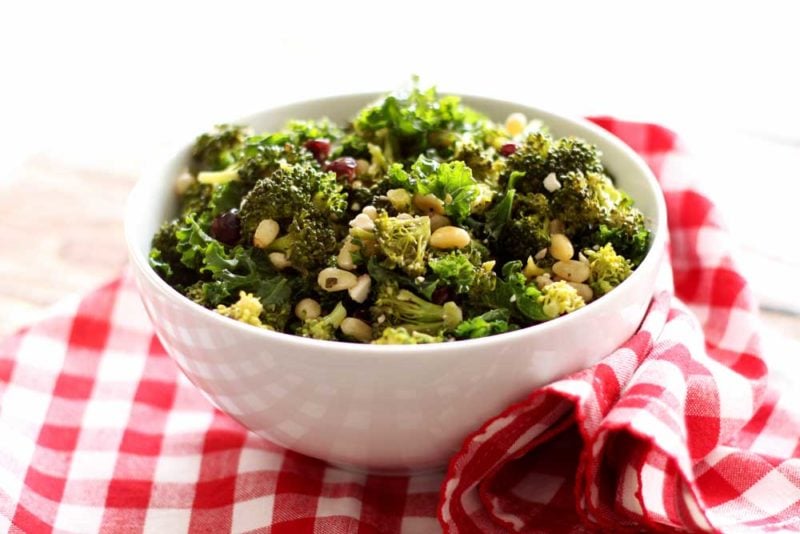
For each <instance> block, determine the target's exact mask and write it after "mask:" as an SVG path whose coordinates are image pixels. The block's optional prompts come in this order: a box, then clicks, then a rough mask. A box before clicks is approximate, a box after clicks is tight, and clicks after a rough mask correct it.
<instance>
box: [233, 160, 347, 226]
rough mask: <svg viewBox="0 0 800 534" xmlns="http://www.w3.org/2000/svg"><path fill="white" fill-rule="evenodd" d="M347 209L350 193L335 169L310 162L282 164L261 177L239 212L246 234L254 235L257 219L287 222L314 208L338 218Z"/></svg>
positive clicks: (329, 217) (324, 214)
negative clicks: (323, 167) (335, 173)
mask: <svg viewBox="0 0 800 534" xmlns="http://www.w3.org/2000/svg"><path fill="white" fill-rule="evenodd" d="M346 209H347V195H346V194H345V193H344V192H343V191H342V186H341V185H340V184H339V183H337V182H336V176H335V175H334V174H333V173H326V172H322V171H320V170H319V169H316V168H314V167H312V166H310V165H307V164H298V165H285V164H284V165H282V166H281V167H280V168H279V169H277V170H276V171H275V172H274V173H272V174H271V175H270V176H267V177H266V178H262V179H261V180H259V181H258V182H257V183H256V184H255V186H253V188H252V189H251V190H250V192H249V193H247V195H246V196H245V197H244V200H243V202H242V207H241V212H240V216H241V218H242V231H243V235H245V236H252V234H253V232H254V231H255V229H256V227H258V223H260V222H261V221H262V220H264V219H273V220H275V221H277V222H278V223H279V224H280V223H287V222H289V221H290V220H292V219H293V218H294V215H295V214H296V213H298V212H299V211H300V210H315V211H318V212H319V213H320V214H321V215H323V216H325V217H327V218H328V219H330V220H332V221H335V220H338V219H339V218H341V217H342V216H343V215H344V212H345V210H346Z"/></svg>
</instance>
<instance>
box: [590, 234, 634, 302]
mask: <svg viewBox="0 0 800 534" xmlns="http://www.w3.org/2000/svg"><path fill="white" fill-rule="evenodd" d="M583 253H584V254H585V255H586V257H587V258H588V259H589V267H590V269H591V275H590V276H589V285H590V286H591V288H592V291H594V294H595V296H598V297H599V296H601V295H605V294H606V293H608V292H609V291H611V290H612V289H614V288H615V287H617V286H618V285H620V284H621V283H622V282H623V281H624V280H625V279H626V278H628V277H629V276H630V275H631V272H632V270H633V268H632V266H631V262H629V261H628V260H626V259H625V258H624V257H622V256H620V255H619V254H617V253H616V252H615V251H614V247H613V245H611V243H607V244H606V245H605V246H603V247H600V249H598V250H592V249H586V250H584V251H583Z"/></svg>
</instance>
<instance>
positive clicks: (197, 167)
mask: <svg viewBox="0 0 800 534" xmlns="http://www.w3.org/2000/svg"><path fill="white" fill-rule="evenodd" d="M246 138H247V129H246V128H245V127H243V126H236V125H232V124H220V125H218V126H216V127H215V128H214V131H212V132H209V133H204V134H203V135H201V136H200V137H198V138H197V140H196V141H195V143H194V146H193V147H192V153H191V163H190V165H189V170H190V171H191V172H192V173H193V174H197V173H198V172H201V171H221V170H223V169H225V168H228V167H230V166H231V165H233V164H234V163H236V160H237V158H238V154H237V152H238V151H239V149H240V148H241V147H242V144H243V143H244V140H245V139H246Z"/></svg>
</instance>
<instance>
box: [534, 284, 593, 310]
mask: <svg viewBox="0 0 800 534" xmlns="http://www.w3.org/2000/svg"><path fill="white" fill-rule="evenodd" d="M539 303H540V304H541V307H542V310H543V311H544V313H545V315H547V317H549V318H550V319H554V318H556V317H558V316H559V315H564V314H565V313H569V312H573V311H575V310H577V309H578V308H583V307H584V306H585V305H586V303H585V302H584V301H583V299H582V298H581V296H580V295H578V292H577V290H576V289H575V288H574V287H572V286H571V285H569V284H568V283H566V282H565V281H563V280H561V281H558V282H553V283H552V284H549V285H546V286H544V288H543V289H542V294H541V297H540V298H539Z"/></svg>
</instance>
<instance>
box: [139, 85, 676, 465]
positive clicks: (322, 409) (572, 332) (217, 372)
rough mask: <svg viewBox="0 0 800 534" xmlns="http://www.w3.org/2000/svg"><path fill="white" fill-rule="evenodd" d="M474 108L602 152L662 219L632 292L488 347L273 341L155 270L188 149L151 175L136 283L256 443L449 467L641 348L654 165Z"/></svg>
mask: <svg viewBox="0 0 800 534" xmlns="http://www.w3.org/2000/svg"><path fill="white" fill-rule="evenodd" d="M376 96H377V95H349V96H343V97H333V98H327V99H321V100H316V101H312V102H307V103H299V104H294V105H290V106H285V107H282V108H278V109H275V110H271V111H266V112H263V113H261V114H258V115H254V116H252V117H249V118H245V119H243V120H242V121H240V122H241V123H244V124H248V125H251V126H253V127H254V128H255V129H256V130H257V131H260V130H275V129H278V128H280V127H281V126H282V125H283V124H284V123H285V122H286V121H287V120H289V119H292V118H319V117H322V116H328V117H330V118H331V119H333V120H335V121H337V122H345V121H346V120H347V119H348V118H350V117H352V116H353V114H354V113H355V112H356V111H357V110H358V109H360V108H361V107H362V106H363V105H364V104H366V103H368V102H369V101H370V100H371V99H374V98H375V97H376ZM464 100H465V102H466V103H467V104H469V105H471V106H473V107H475V108H476V109H478V110H480V111H483V112H484V113H486V114H488V115H489V116H490V117H492V118H494V119H496V120H501V119H502V118H503V117H505V116H506V115H508V114H509V113H511V112H513V111H521V112H523V113H525V114H526V115H527V116H528V117H531V118H541V119H543V120H544V121H545V123H546V124H548V126H549V127H550V129H551V131H552V132H553V133H554V134H555V135H559V136H560V135H577V136H580V137H583V138H585V139H587V140H588V141H590V142H592V143H594V144H596V145H598V146H599V147H600V148H601V150H602V151H603V153H604V157H603V161H604V163H605V165H606V167H607V168H608V169H609V170H610V172H612V173H613V175H614V176H615V178H616V180H617V183H618V185H619V186H620V187H621V188H622V189H624V190H626V191H627V192H628V193H629V194H630V195H631V196H632V197H633V198H634V199H635V200H636V202H637V205H638V206H639V207H640V208H641V209H642V211H643V212H644V213H645V214H646V215H647V216H649V217H650V218H651V219H652V228H653V229H654V236H655V237H654V242H653V245H652V249H651V251H650V253H649V254H648V256H647V258H646V259H645V261H644V262H643V263H642V264H641V265H640V266H639V268H638V269H637V270H636V271H635V272H634V274H633V275H632V276H631V277H630V278H629V279H628V280H627V281H626V282H625V283H624V284H622V285H621V286H620V287H618V288H617V289H615V290H614V291H613V292H611V293H609V294H608V295H606V296H604V297H603V298H601V299H599V300H597V301H596V302H593V303H592V304H590V305H589V306H587V307H586V308H583V309H581V310H579V311H577V312H575V313H572V314H570V315H568V316H565V317H562V318H559V319H558V320H555V321H552V322H549V323H544V324H541V325H537V326H535V327H533V328H528V329H523V330H520V331H517V332H513V333H510V334H503V335H500V336H494V337H491V338H484V339H480V340H470V341H459V342H456V343H447V344H437V345H419V346H414V347H386V346H381V347H376V346H365V345H357V344H351V343H333V342H321V341H315V340H308V339H304V338H299V337H297V336H291V335H286V334H278V333H273V332H266V331H261V330H258V329H255V328H252V327H249V326H247V325H243V324H241V323H236V322H234V321H231V320H229V319H227V318H223V317H221V316H218V315H217V314H215V313H214V312H211V311H209V310H206V309H204V308H202V307H201V306H198V305H196V304H194V303H192V302H190V301H189V300H187V299H185V298H184V297H182V296H181V295H180V294H178V293H177V292H176V291H175V290H173V289H172V288H170V287H169V286H168V285H167V284H166V283H165V282H164V281H163V280H161V279H160V278H159V277H158V275H157V274H156V273H155V272H154V271H153V270H152V269H151V268H150V267H149V266H148V264H147V253H148V250H149V245H150V239H151V237H152V235H153V233H154V232H155V230H156V229H157V228H158V227H159V225H160V224H161V222H162V221H164V220H166V219H167V218H168V217H170V216H171V215H172V213H173V210H174V199H173V196H172V187H173V183H174V179H175V177H176V176H177V174H178V173H179V171H180V170H181V169H182V168H183V167H184V166H185V163H186V157H187V155H188V154H187V151H188V146H187V147H185V148H184V149H183V150H181V151H173V152H172V157H171V158H168V159H164V160H161V161H159V162H158V165H159V166H158V167H156V168H155V169H154V170H153V172H148V173H146V174H145V175H144V176H143V178H142V179H141V181H140V182H139V184H137V187H136V189H135V190H134V192H133V193H132V194H131V198H130V201H129V205H128V213H127V215H126V237H127V240H128V246H129V250H130V255H131V260H132V265H133V272H134V275H135V277H136V281H137V285H138V286H139V289H140V292H141V295H142V299H143V301H144V304H145V307H146V309H147V312H148V314H149V315H150V317H151V319H152V320H153V324H154V326H155V329H156V332H157V334H158V337H159V339H160V340H161V342H162V343H163V345H164V347H165V349H166V350H167V352H168V353H169V354H170V356H171V357H172V358H173V359H174V360H175V361H176V363H177V364H178V365H179V366H180V368H181V369H182V370H183V372H184V373H185V374H186V376H187V377H188V378H189V379H190V380H191V381H192V382H193V383H194V384H195V385H197V387H198V388H199V389H200V390H201V391H203V392H204V393H205V394H206V396H207V397H208V398H209V399H210V400H211V401H212V402H213V403H214V404H215V405H216V406H218V407H219V408H220V409H221V410H223V411H224V412H226V413H228V414H230V415H231V416H232V417H234V418H235V419H237V420H238V421H240V422H241V423H242V424H243V425H244V426H246V427H247V428H249V429H250V430H252V431H254V432H256V433H257V434H259V435H261V436H263V437H265V438H267V439H269V440H271V441H273V442H275V443H278V444H280V445H283V446H285V447H288V448H291V449H294V450H296V451H298V452H301V453H303V454H307V455H309V456H313V457H316V458H321V459H324V460H327V461H329V462H332V463H337V464H344V465H349V466H354V467H357V468H360V469H366V470H370V471H381V472H402V471H413V470H423V469H430V468H435V467H440V466H442V465H444V464H445V463H446V462H447V460H448V458H449V457H450V456H452V454H453V453H454V452H455V451H456V450H457V448H458V446H459V445H460V443H461V442H462V440H463V439H464V438H465V437H466V436H467V435H468V434H469V433H470V432H471V431H473V430H475V429H477V428H478V427H479V426H480V425H481V424H482V423H483V422H484V421H485V420H486V419H488V418H489V417H491V416H493V415H496V414H497V413H499V412H500V411H501V410H502V409H503V408H505V407H506V406H508V405H509V404H510V403H512V402H514V401H518V400H521V399H522V398H524V397H525V396H526V395H528V394H529V393H531V392H532V391H533V390H535V389H536V388H538V387H540V386H542V385H544V384H547V383H549V382H552V381H553V380H556V379H558V378H560V377H562V376H565V375H567V374H569V373H572V372H575V371H578V370H580V369H582V368H585V367H588V366H590V365H592V364H593V363H595V362H596V361H598V360H599V359H600V358H602V357H603V356H605V355H607V354H608V353H610V352H611V351H612V350H614V349H615V348H616V347H617V346H619V345H620V344H622V343H623V342H624V341H625V340H626V339H627V338H628V337H630V336H631V335H632V334H633V333H634V332H635V330H636V328H637V327H638V325H639V324H640V322H641V320H642V317H643V315H644V313H645V311H646V308H647V306H648V304H649V301H650V297H651V296H652V294H653V288H654V286H655V282H656V277H657V275H658V271H659V267H660V265H661V263H662V260H663V254H664V243H665V234H666V219H665V208H664V203H663V197H662V196H661V194H660V192H659V190H658V187H657V185H656V183H655V180H654V178H653V176H652V174H651V173H650V171H649V169H648V168H647V167H646V165H645V164H644V162H642V161H641V159H639V158H638V157H636V156H635V154H633V152H632V151H631V150H630V149H629V148H628V147H626V146H625V145H623V144H622V143H621V142H620V141H618V140H617V139H616V138H614V137H612V136H610V135H609V134H607V133H605V132H604V131H603V130H601V129H600V128H598V127H596V126H594V125H591V124H589V123H587V122H585V121H581V120H573V119H566V118H563V117H559V116H556V115H552V114H550V113H546V112H543V111H540V110H537V109H535V108H531V107H528V106H523V105H518V104H513V103H508V102H501V101H495V100H490V99H484V98H475V97H465V98H464Z"/></svg>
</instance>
